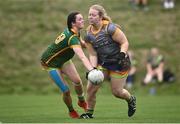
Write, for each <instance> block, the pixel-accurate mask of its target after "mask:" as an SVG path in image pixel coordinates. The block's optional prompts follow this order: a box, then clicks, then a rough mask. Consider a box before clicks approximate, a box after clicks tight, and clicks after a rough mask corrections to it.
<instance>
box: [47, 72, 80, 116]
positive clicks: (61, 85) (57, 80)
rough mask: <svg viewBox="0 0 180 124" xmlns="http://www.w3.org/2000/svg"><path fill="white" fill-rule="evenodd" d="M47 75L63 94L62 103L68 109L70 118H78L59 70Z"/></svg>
mask: <svg viewBox="0 0 180 124" xmlns="http://www.w3.org/2000/svg"><path fill="white" fill-rule="evenodd" d="M49 75H50V77H51V79H52V80H53V81H54V82H55V83H56V85H57V86H58V87H59V88H60V90H61V91H62V92H63V101H64V103H65V104H66V106H67V107H68V109H69V112H70V116H71V117H72V118H79V115H78V114H77V112H76V111H75V110H74V108H73V105H72V98H71V95H70V91H69V88H68V86H67V83H66V82H65V80H64V78H63V76H62V73H61V71H60V69H52V70H50V71H49ZM71 113H73V114H72V115H71Z"/></svg>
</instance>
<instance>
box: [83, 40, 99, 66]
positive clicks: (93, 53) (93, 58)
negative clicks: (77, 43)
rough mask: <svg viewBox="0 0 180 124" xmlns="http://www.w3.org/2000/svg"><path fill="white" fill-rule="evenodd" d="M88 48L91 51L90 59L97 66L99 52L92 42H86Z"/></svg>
mask: <svg viewBox="0 0 180 124" xmlns="http://www.w3.org/2000/svg"><path fill="white" fill-rule="evenodd" d="M86 48H87V50H88V52H89V60H90V62H91V64H92V66H93V67H97V53H96V51H95V50H94V48H93V47H92V45H91V44H90V43H86Z"/></svg>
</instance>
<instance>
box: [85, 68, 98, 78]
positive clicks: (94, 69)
mask: <svg viewBox="0 0 180 124" xmlns="http://www.w3.org/2000/svg"><path fill="white" fill-rule="evenodd" d="M95 69H97V68H96V67H94V68H93V69H92V70H95ZM92 70H90V71H88V72H86V79H87V80H88V74H89V72H91V71H92Z"/></svg>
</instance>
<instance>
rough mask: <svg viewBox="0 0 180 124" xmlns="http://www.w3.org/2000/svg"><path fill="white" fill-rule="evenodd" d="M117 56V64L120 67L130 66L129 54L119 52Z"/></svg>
mask: <svg viewBox="0 0 180 124" xmlns="http://www.w3.org/2000/svg"><path fill="white" fill-rule="evenodd" d="M119 56H120V60H119V62H118V64H119V66H120V67H121V68H122V70H128V69H129V68H130V66H131V62H130V60H129V56H128V55H127V54H125V53H124V52H120V55H119Z"/></svg>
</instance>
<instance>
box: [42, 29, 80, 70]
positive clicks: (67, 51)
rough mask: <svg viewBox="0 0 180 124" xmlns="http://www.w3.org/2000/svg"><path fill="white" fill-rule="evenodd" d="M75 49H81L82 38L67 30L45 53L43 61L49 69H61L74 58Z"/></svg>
mask: <svg viewBox="0 0 180 124" xmlns="http://www.w3.org/2000/svg"><path fill="white" fill-rule="evenodd" d="M73 47H81V46H80V37H79V36H78V34H76V33H73V32H72V31H69V29H68V28H66V29H65V30H64V31H63V32H62V33H61V34H60V35H59V36H58V37H57V38H56V40H55V42H53V43H51V44H50V45H49V46H48V48H47V49H46V50H45V51H44V52H43V54H42V56H41V61H42V62H44V63H45V64H46V65H47V66H48V67H53V68H60V67H62V65H63V64H64V63H65V62H67V61H68V60H70V59H71V58H72V57H73V56H74V54H75V53H74V51H73V49H72V48H73Z"/></svg>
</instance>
